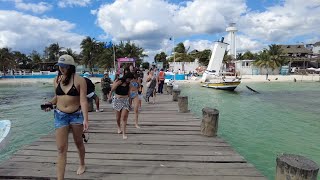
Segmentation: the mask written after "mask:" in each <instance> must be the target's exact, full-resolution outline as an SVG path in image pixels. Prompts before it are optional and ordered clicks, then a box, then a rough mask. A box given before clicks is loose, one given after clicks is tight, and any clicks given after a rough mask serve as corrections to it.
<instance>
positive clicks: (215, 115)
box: [200, 107, 219, 137]
mask: <svg viewBox="0 0 320 180" xmlns="http://www.w3.org/2000/svg"><path fill="white" fill-rule="evenodd" d="M218 120H219V111H218V110H217V109H213V108H209V107H205V108H203V109H202V122H201V127H200V129H201V133H202V135H205V136H209V137H212V136H217V132H218Z"/></svg>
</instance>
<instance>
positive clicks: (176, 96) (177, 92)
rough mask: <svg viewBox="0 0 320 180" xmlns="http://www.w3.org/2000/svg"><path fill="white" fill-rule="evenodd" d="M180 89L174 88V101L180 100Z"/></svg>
mask: <svg viewBox="0 0 320 180" xmlns="http://www.w3.org/2000/svg"><path fill="white" fill-rule="evenodd" d="M180 92H181V90H180V89H174V90H173V93H172V101H178V96H179V95H180Z"/></svg>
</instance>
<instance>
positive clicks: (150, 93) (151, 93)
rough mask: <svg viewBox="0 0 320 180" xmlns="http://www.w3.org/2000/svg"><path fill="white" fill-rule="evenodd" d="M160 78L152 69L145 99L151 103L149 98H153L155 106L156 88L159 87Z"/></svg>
mask: <svg viewBox="0 0 320 180" xmlns="http://www.w3.org/2000/svg"><path fill="white" fill-rule="evenodd" d="M157 82H158V78H157V76H156V75H155V74H154V71H153V69H150V71H149V72H148V77H147V84H146V86H147V88H148V89H147V92H146V96H145V97H144V99H145V101H146V102H149V98H150V97H152V103H153V104H154V103H155V101H156V92H157V91H156V86H157Z"/></svg>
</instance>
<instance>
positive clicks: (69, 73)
mask: <svg viewBox="0 0 320 180" xmlns="http://www.w3.org/2000/svg"><path fill="white" fill-rule="evenodd" d="M74 73H76V67H75V66H73V65H70V66H69V68H68V69H67V75H66V77H65V79H64V80H63V81H62V84H63V85H68V84H69V82H70V79H71V76H72V74H74ZM61 76H62V73H61V71H60V69H58V78H57V80H56V82H57V83H59V82H60V77H61Z"/></svg>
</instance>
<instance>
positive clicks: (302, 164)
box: [275, 154, 319, 180]
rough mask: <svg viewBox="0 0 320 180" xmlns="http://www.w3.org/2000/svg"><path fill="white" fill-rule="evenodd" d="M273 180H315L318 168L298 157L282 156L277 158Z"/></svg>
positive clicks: (309, 161)
mask: <svg viewBox="0 0 320 180" xmlns="http://www.w3.org/2000/svg"><path fill="white" fill-rule="evenodd" d="M276 161H277V169H276V178H275V180H288V179H290V180H317V175H318V171H319V166H318V165H317V164H316V163H315V162H314V161H312V160H310V159H307V158H305V157H303V156H300V155H294V154H282V155H280V156H278V157H277V159H276Z"/></svg>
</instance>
